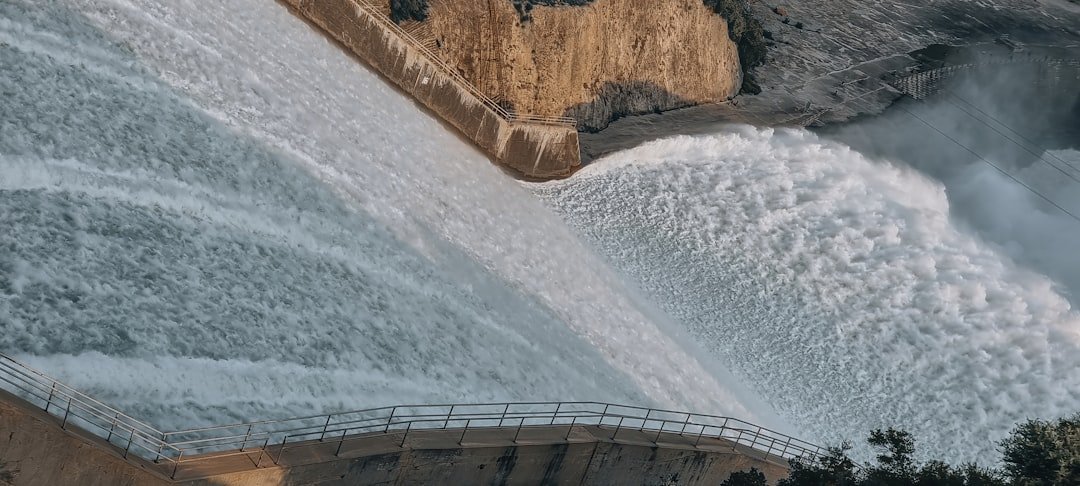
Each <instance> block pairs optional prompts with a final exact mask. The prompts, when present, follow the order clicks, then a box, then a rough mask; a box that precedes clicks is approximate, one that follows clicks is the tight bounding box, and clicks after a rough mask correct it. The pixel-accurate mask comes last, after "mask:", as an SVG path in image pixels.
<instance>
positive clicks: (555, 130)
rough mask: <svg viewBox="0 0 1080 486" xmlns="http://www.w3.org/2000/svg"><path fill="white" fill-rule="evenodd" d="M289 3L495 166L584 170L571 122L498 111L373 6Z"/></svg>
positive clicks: (343, 0)
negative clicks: (444, 123) (461, 137)
mask: <svg viewBox="0 0 1080 486" xmlns="http://www.w3.org/2000/svg"><path fill="white" fill-rule="evenodd" d="M285 2H286V3H288V4H289V5H291V6H292V7H293V8H294V9H296V11H297V12H299V14H300V15H301V16H303V17H304V18H306V19H308V20H310V21H311V22H312V23H314V24H315V25H317V26H318V27H320V28H321V29H323V30H324V31H326V33H328V34H329V35H330V36H332V37H333V38H334V39H337V40H338V41H339V42H341V44H342V45H344V46H345V47H346V48H347V49H349V50H350V51H352V52H353V53H354V54H356V55H357V56H359V57H360V58H361V59H363V60H364V61H365V62H367V63H368V64H369V65H371V66H372V67H373V68H375V69H376V70H378V71H379V72H380V73H382V75H383V76H385V77H386V78H387V79H389V80H390V81H392V82H393V83H394V84H396V85H397V86H398V87H400V88H401V89H403V90H404V91H406V92H407V93H409V94H410V95H412V96H413V97H414V98H416V99H417V100H418V101H420V102H421V103H422V104H423V105H424V106H426V107H427V108H428V109H430V110H431V111H433V112H434V113H435V114H437V115H438V116H439V117H441V118H442V119H443V120H445V121H446V122H447V123H450V124H451V125H453V126H454V127H456V128H457V129H458V130H460V131H461V132H462V133H463V134H465V136H467V137H468V138H469V139H470V140H472V141H473V142H474V143H476V145H478V146H479V147H480V148H481V149H483V150H484V151H485V152H487V153H488V154H489V155H490V156H492V157H493V158H495V160H497V161H498V162H500V163H503V164H506V165H508V166H510V167H511V168H513V169H516V170H518V171H520V172H521V173H523V174H525V175H526V176H530V177H541V178H548V177H559V176H565V175H568V174H570V172H571V171H572V170H573V168H574V167H577V166H578V165H580V164H581V158H580V150H579V146H578V134H577V130H576V128H575V127H574V126H573V124H572V122H566V121H563V122H560V121H559V120H547V119H533V118H530V117H518V116H516V115H514V114H512V113H508V112H506V111H505V110H502V109H500V108H499V107H498V106H497V105H495V104H494V103H492V102H491V101H490V100H488V99H487V98H486V97H484V96H483V94H482V93H480V92H479V91H478V90H476V88H475V87H473V86H472V85H470V84H469V83H468V82H467V81H465V80H464V79H463V78H461V77H460V76H459V75H456V73H454V72H453V70H452V68H449V67H448V66H446V65H445V64H444V63H442V62H440V61H439V60H438V59H437V58H435V57H433V56H432V55H431V54H430V53H429V52H426V50H425V49H424V48H423V47H422V46H421V45H419V44H418V43H416V42H412V41H410V39H409V38H408V37H407V34H404V32H403V31H400V30H399V29H396V28H395V26H394V25H393V23H392V22H390V21H389V19H387V18H386V17H385V16H384V15H383V14H382V13H381V12H379V11H377V10H376V9H375V8H374V7H373V6H371V5H370V4H367V3H362V2H358V1H356V0H285ZM312 75H316V74H315V73H312Z"/></svg>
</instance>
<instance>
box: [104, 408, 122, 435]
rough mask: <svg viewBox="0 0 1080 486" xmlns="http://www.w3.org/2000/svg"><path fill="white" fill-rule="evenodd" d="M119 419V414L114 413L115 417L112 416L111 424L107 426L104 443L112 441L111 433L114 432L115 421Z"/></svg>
mask: <svg viewBox="0 0 1080 486" xmlns="http://www.w3.org/2000/svg"><path fill="white" fill-rule="evenodd" d="M119 419H120V412H116V415H113V419H112V423H111V424H109V436H108V437H106V438H105V442H109V441H111V440H112V434H113V431H114V430H116V421H117V420H119Z"/></svg>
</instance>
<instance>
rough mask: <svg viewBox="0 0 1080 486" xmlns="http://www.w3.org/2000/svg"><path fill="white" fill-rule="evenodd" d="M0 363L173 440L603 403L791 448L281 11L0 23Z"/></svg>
mask: <svg viewBox="0 0 1080 486" xmlns="http://www.w3.org/2000/svg"><path fill="white" fill-rule="evenodd" d="M0 66H3V69H2V70H0V93H2V94H3V96H0V130H2V132H0V133H2V136H0V228H3V231H2V232H0V330H2V332H0V351H3V352H5V353H8V354H14V355H15V356H16V357H17V358H20V359H23V360H25V361H27V362H28V363H29V364H31V365H33V366H35V367H39V368H41V369H43V370H45V371H46V372H48V373H50V374H53V375H55V376H57V377H59V378H61V379H62V380H66V381H68V382H70V384H71V385H73V386H75V387H77V388H80V389H84V390H86V391H87V392H89V393H91V394H93V395H95V396H96V397H98V398H100V399H102V400H104V401H106V402H108V403H110V404H112V405H115V406H117V407H118V408H120V409H121V410H124V411H127V412H130V413H131V414H133V415H135V416H137V417H140V418H143V419H146V420H148V421H150V422H152V423H154V424H155V425H157V426H158V427H160V428H162V429H173V428H182V427H193V426H198V425H206V424H221V423H225V422H233V421H239V420H256V419H269V418H275V417H288V416H297V415H310V414H313V413H319V412H330V411H341V410H355V409H361V408H367V407H374V406H386V405H393V404H402V403H448V402H473V403H475V402H486V401H499V400H516V401H532V400H603V401H612V402H618V403H629V404H639V405H661V406H664V407H669V408H679V409H692V410H695V411H700V412H704V413H717V414H730V415H734V416H739V417H745V418H746V419H747V420H756V421H760V422H763V423H765V424H766V425H772V426H775V427H777V428H780V429H783V430H786V431H791V432H794V431H795V430H794V429H792V428H791V427H790V426H788V425H787V424H786V423H785V422H784V421H782V420H781V419H779V418H778V417H776V416H775V415H774V414H773V413H772V412H771V410H770V408H769V407H768V406H767V405H765V404H764V403H763V402H761V401H760V400H759V399H757V398H755V396H754V394H753V393H752V392H750V391H748V390H746V389H745V388H743V387H742V386H741V385H740V384H739V383H737V382H736V381H735V380H733V379H732V378H731V377H730V375H729V373H727V372H726V371H725V370H724V369H723V368H721V367H719V366H718V365H717V364H716V362H715V360H713V359H712V358H709V357H708V356H707V355H705V354H703V353H699V352H697V351H696V350H695V348H694V347H693V346H692V345H688V344H687V343H688V342H689V340H688V339H686V338H685V337H681V334H680V331H679V328H678V327H677V326H675V325H674V324H673V323H672V322H671V321H670V319H669V318H668V317H666V316H665V315H664V314H663V313H661V312H659V311H657V310H656V309H655V308H653V307H652V306H651V304H649V303H648V302H647V300H646V299H644V298H643V297H641V296H640V295H639V294H638V293H637V292H636V291H635V290H634V288H633V286H632V285H626V284H624V283H623V281H622V280H621V279H620V277H619V275H618V274H616V273H615V272H613V271H612V270H611V269H610V268H609V267H608V266H607V264H606V263H605V262H604V260H603V259H602V258H601V257H599V256H597V255H596V254H595V252H594V251H592V250H591V249H590V248H589V247H588V246H587V245H586V244H584V243H583V242H582V241H581V240H580V239H579V238H578V237H577V236H576V234H575V233H574V232H573V231H572V230H570V229H569V228H568V227H567V226H566V225H565V223H563V222H562V221H561V220H560V219H559V218H558V217H557V216H556V215H554V214H553V213H551V212H550V211H549V210H547V209H546V208H545V207H544V206H543V205H542V204H541V203H540V202H539V201H537V200H536V199H535V198H533V197H532V196H531V195H530V194H529V193H528V192H527V191H526V190H524V189H523V188H521V187H520V186H519V185H518V184H517V183H515V182H514V181H512V180H511V179H509V178H508V177H506V176H505V175H504V174H502V173H501V172H500V170H499V169H498V168H497V167H495V166H494V165H492V164H491V163H490V162H489V161H488V160H487V159H486V158H485V157H483V156H482V155H481V154H479V153H478V152H477V151H476V150H475V149H473V148H472V147H471V146H470V145H468V144H467V143H466V142H464V141H462V140H461V139H459V138H458V137H456V136H455V135H454V134H453V133H452V132H449V131H447V130H446V129H445V128H444V127H443V126H442V125H441V124H440V123H439V122H438V121H437V120H436V119H434V118H433V117H431V116H429V115H427V114H425V113H424V112H423V111H422V110H420V109H419V108H418V107H417V106H416V105H415V104H414V103H413V102H412V101H410V100H409V99H408V98H407V97H405V96H403V95H402V94H401V93H398V92H397V91H395V90H394V89H393V88H391V87H389V86H387V84H386V83H385V82H383V81H382V80H381V79H379V78H378V77H377V76H376V75H374V74H373V73H371V72H370V71H368V70H367V69H366V68H365V67H363V66H361V65H360V64H358V63H357V62H356V61H355V60H353V59H352V58H350V57H349V56H347V55H345V54H343V53H342V52H341V51H340V50H339V49H338V48H337V47H336V46H335V45H333V44H332V43H330V42H329V41H328V40H327V39H326V38H325V37H323V36H322V35H320V34H319V33H317V32H316V31H314V30H313V29H311V28H310V27H309V26H308V25H307V24H305V23H304V22H302V21H300V20H298V19H297V18H295V17H293V16H292V15H291V14H290V13H289V12H288V11H287V10H286V9H285V8H284V7H283V6H281V5H279V4H275V3H272V2H271V3H267V2H264V1H256V0H243V1H241V0H237V1H231V2H205V1H202V0H187V1H182V0H181V1H171V0H170V1H168V2H156V1H150V0H78V1H75V0H73V1H48V2H39V1H37V0H25V1H24V0H15V1H5V2H2V3H0Z"/></svg>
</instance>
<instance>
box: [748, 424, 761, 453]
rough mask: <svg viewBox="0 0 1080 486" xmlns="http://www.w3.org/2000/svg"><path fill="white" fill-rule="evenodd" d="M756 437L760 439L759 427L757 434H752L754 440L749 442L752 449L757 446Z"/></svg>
mask: <svg viewBox="0 0 1080 486" xmlns="http://www.w3.org/2000/svg"><path fill="white" fill-rule="evenodd" d="M758 437H761V427H758V428H757V432H754V440H753V441H752V442H750V448H751V449H753V448H754V446H755V445H757V440H758Z"/></svg>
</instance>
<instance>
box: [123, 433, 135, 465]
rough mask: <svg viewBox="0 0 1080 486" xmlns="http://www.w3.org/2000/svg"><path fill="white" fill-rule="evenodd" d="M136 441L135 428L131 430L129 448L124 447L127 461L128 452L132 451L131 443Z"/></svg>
mask: <svg viewBox="0 0 1080 486" xmlns="http://www.w3.org/2000/svg"><path fill="white" fill-rule="evenodd" d="M134 440H135V427H132V428H131V435H129V436H128V443H127V447H124V459H127V455H128V451H129V450H131V443H132V442H133V441H134Z"/></svg>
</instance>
